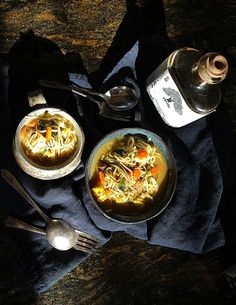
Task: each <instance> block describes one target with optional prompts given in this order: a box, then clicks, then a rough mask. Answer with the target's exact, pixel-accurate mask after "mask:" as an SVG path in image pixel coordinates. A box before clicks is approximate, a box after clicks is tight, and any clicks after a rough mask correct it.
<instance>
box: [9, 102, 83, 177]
mask: <svg viewBox="0 0 236 305" xmlns="http://www.w3.org/2000/svg"><path fill="white" fill-rule="evenodd" d="M84 140H85V138H84V133H83V130H82V128H81V127H80V125H79V124H78V123H77V121H76V120H75V119H74V118H73V117H72V116H71V115H70V114H68V113H67V112H65V111H63V110H61V109H58V108H53V107H46V108H40V109H37V110H34V111H32V112H30V113H29V114H28V115H26V116H25V117H24V118H23V119H22V120H21V121H20V123H19V125H18V126H17V129H16V133H15V137H14V139H13V153H14V157H15V159H16V161H17V163H18V165H19V166H20V167H21V169H22V170H23V171H25V172H26V173H27V174H29V175H31V176H32V177H35V178H38V179H42V180H51V179H57V178H61V177H64V176H66V175H68V174H69V173H71V172H72V171H73V170H74V169H75V168H76V167H77V166H78V165H79V164H80V162H81V154H82V151H83V147H84Z"/></svg>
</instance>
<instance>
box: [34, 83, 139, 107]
mask: <svg viewBox="0 0 236 305" xmlns="http://www.w3.org/2000/svg"><path fill="white" fill-rule="evenodd" d="M126 80H127V82H129V83H131V85H133V86H134V88H135V90H134V89H132V88H130V87H128V86H115V87H113V88H111V89H109V90H108V91H107V92H106V93H99V92H96V91H94V90H92V89H88V88H83V87H80V86H79V85H77V84H76V83H73V82H70V84H65V83H63V82H61V81H58V80H47V79H42V80H39V84H40V85H41V86H44V87H49V88H55V89H62V90H69V91H71V92H73V93H75V94H78V95H80V96H83V97H86V98H88V99H90V100H92V101H93V102H95V103H101V102H99V101H98V100H96V99H94V97H93V96H96V97H99V98H102V99H103V101H104V102H105V104H106V105H107V106H108V107H110V108H111V109H113V110H115V111H127V110H130V109H132V108H134V107H135V105H136V104H137V102H138V99H139V96H140V90H139V87H138V86H137V84H136V83H135V82H134V81H133V80H132V79H130V78H127V79H126Z"/></svg>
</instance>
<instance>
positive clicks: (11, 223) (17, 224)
mask: <svg viewBox="0 0 236 305" xmlns="http://www.w3.org/2000/svg"><path fill="white" fill-rule="evenodd" d="M4 223H5V226H6V227H8V228H14V229H21V230H25V231H29V232H33V233H38V234H41V235H46V232H45V231H44V230H43V229H40V228H37V227H34V226H31V225H29V224H27V223H25V222H23V221H21V220H19V219H17V218H14V217H12V216H8V217H7V218H6V220H5V222H4Z"/></svg>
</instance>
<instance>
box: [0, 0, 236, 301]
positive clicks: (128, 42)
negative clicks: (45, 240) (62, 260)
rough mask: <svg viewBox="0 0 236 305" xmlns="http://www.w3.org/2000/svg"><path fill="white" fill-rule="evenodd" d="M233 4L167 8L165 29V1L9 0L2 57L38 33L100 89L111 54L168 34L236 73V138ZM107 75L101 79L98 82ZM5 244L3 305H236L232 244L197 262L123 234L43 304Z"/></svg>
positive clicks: (0, 21) (61, 67)
mask: <svg viewBox="0 0 236 305" xmlns="http://www.w3.org/2000/svg"><path fill="white" fill-rule="evenodd" d="M234 2H235V1H233V0H231V1H230V0H227V1H226V0H225V1H206V2H204V1H196V0H195V1H194V0H191V1H183V0H182V1H180V0H174V1H164V13H165V22H166V27H164V26H162V25H163V24H164V23H163V21H164V19H163V20H162V17H161V14H160V10H161V9H162V3H161V1H157V0H136V1H134V0H127V1H115V0H114V1H113V0H109V1H100V0H96V1H92V0H91V1H78V0H77V1H76V0H72V1H66V0H62V1H59V0H47V1H46V0H41V1H39V0H34V1H24V0H21V1H14V0H11V1H3V0H2V1H1V3H0V11H1V14H0V53H1V54H2V56H3V57H4V56H5V55H4V54H6V53H8V52H9V51H10V50H11V49H12V47H13V45H14V44H15V43H16V41H17V40H19V38H20V36H21V37H22V35H23V36H24V35H25V34H24V33H25V32H28V31H29V30H32V32H33V33H34V34H36V35H38V36H40V37H43V38H47V39H49V40H51V41H52V42H54V43H56V44H57V45H58V46H59V48H60V49H61V50H62V51H63V52H64V54H65V58H66V60H64V61H63V63H62V62H60V58H58V61H56V62H55V63H51V62H50V64H51V65H54V68H55V66H56V67H57V69H58V72H59V73H61V72H63V71H66V70H68V69H70V71H72V72H79V73H88V74H90V75H91V81H92V80H94V81H95V80H96V79H101V78H102V76H103V75H105V74H106V72H107V69H108V67H109V64H111V61H110V56H109V54H110V53H111V52H112V53H113V54H116V55H115V56H113V60H114V61H115V60H116V59H118V58H119V57H120V56H122V55H123V54H125V52H126V51H127V50H128V49H129V48H130V47H131V46H132V45H133V43H134V42H135V41H137V40H138V39H139V38H140V37H141V36H142V35H143V34H151V33H154V32H159V33H163V34H164V33H165V28H166V31H167V34H168V36H169V37H170V39H171V41H172V42H173V43H174V44H175V45H176V47H181V46H192V47H195V48H197V49H201V50H204V51H216V52H220V53H222V54H224V55H225V56H227V58H228V59H229V61H230V73H229V76H228V77H227V79H226V80H225V82H224V83H223V84H222V97H223V102H224V103H225V105H226V106H227V108H228V110H229V114H230V118H231V120H232V122H233V127H234V130H236V96H235V95H236V90H235V84H236V83H235V79H236V78H235V77H236V30H235V29H236V4H235V3H234ZM157 15H158V18H157ZM160 19H161V20H160ZM127 29H129V30H127ZM32 32H31V33H32ZM27 35H29V33H28V34H27ZM116 56H117V57H116ZM99 67H100V75H97V74H96V73H95V74H93V72H96V71H97V70H98V69H99ZM232 234H233V233H232ZM0 242H1V244H2V245H4V246H1V247H0V257H1V261H0V303H4V304H6V305H8V304H9V305H12V304H35V305H39V304H40V305H47V304H54V305H64V304H65V305H67V304H72V305H74V304H75V305H77V304H84V305H87V304H97V305H106V304H111V303H112V304H114V305H115V304H140V305H141V304H142V305H145V304H149V305H152V304H153V305H154V304H189V302H190V300H191V303H192V304H193V305H195V304H203V305H204V304H207V305H208V304H220V305H221V304H235V296H234V295H233V292H232V291H231V289H230V288H229V286H227V283H226V281H225V279H224V277H223V275H222V272H223V271H224V270H225V269H226V268H227V267H229V266H231V265H233V264H235V263H236V250H235V246H234V245H232V244H231V243H229V244H227V245H226V246H225V247H223V248H220V249H217V250H215V251H212V252H210V253H207V254H202V255H195V254H191V253H188V252H183V251H178V250H173V249H168V248H164V247H159V246H151V245H148V244H147V243H145V242H144V241H140V240H137V239H135V238H134V237H131V236H129V235H127V234H124V233H115V234H114V235H113V237H112V239H111V241H109V242H108V243H107V244H106V245H105V246H104V247H102V249H100V250H99V251H98V252H97V253H96V254H94V255H92V256H90V257H89V258H88V259H87V260H86V261H84V262H83V263H82V264H81V265H79V267H77V268H76V269H74V270H73V271H71V272H70V273H68V274H67V275H66V276H64V277H63V278H62V279H61V280H60V281H59V282H57V283H56V284H55V285H54V286H53V287H51V288H50V289H49V290H48V291H47V292H45V293H43V294H41V295H39V296H38V295H37V296H36V295H34V294H33V293H31V292H29V291H28V290H27V283H25V282H24V277H22V275H19V274H17V273H16V272H15V268H14V266H15V265H14V264H17V263H19V262H20V261H19V257H18V256H17V243H16V245H12V244H10V243H9V240H8V238H7V231H6V230H1V236H0ZM14 259H15V261H16V263H13V262H14ZM12 278H14V285H12Z"/></svg>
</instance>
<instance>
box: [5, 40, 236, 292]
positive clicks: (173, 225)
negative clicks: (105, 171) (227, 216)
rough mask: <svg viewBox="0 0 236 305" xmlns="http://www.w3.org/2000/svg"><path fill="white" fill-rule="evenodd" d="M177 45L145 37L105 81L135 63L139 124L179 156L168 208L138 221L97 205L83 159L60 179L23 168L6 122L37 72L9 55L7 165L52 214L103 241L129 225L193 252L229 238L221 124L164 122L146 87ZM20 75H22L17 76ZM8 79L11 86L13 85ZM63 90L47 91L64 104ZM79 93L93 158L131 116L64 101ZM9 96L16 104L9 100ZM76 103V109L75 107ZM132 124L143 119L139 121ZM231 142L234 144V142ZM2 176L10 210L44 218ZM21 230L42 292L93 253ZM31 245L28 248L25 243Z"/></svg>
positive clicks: (224, 121) (29, 269)
mask: <svg viewBox="0 0 236 305" xmlns="http://www.w3.org/2000/svg"><path fill="white" fill-rule="evenodd" d="M150 42H151V48H150ZM171 50H172V46H171V45H170V44H169V43H168V42H167V41H166V40H165V39H163V38H161V37H159V36H157V37H156V38H155V39H154V40H153V38H151V39H150V37H149V38H148V39H144V40H143V41H140V42H137V43H136V44H135V45H134V46H133V47H132V49H131V50H130V51H129V52H128V53H127V54H126V55H125V56H124V57H123V58H122V59H121V60H120V61H119V62H118V63H117V64H116V65H115V66H114V68H112V69H111V72H110V73H109V75H107V77H106V79H105V80H104V82H103V84H102V87H101V89H104V88H106V85H107V83H108V82H109V80H110V79H111V78H112V77H113V76H114V75H116V74H119V72H120V71H121V70H122V69H123V68H127V67H128V68H129V70H130V69H131V71H132V73H133V75H134V76H135V77H137V80H138V82H139V84H140V88H141V91H142V95H141V99H140V101H139V104H138V106H137V107H138V108H137V109H138V110H139V111H140V112H141V114H142V120H141V122H140V123H138V126H141V127H143V128H147V129H150V130H152V131H154V132H156V133H157V134H158V135H160V136H161V137H163V139H164V140H166V142H167V143H168V144H169V145H170V148H171V150H172V152H173V154H174V157H175V160H176V166H177V171H178V172H177V175H178V178H177V185H176V191H175V194H174V197H173V198H172V200H171V203H170V204H169V206H168V207H167V208H166V209H165V211H163V212H162V213H161V215H160V216H158V217H156V218H154V219H152V220H150V221H147V222H144V223H141V224H135V225H125V224H119V223H116V222H113V221H111V220H109V219H107V218H105V217H104V216H103V215H101V214H100V213H99V212H98V211H97V210H96V209H95V208H94V206H93V204H92V202H91V199H90V198H89V196H88V193H87V192H86V188H85V185H84V180H83V179H79V177H80V175H81V171H83V168H82V166H81V167H79V168H78V169H77V170H76V171H75V172H74V173H72V174H71V175H69V176H67V177H65V178H61V179H57V180H54V181H40V180H38V179H35V178H32V177H30V176H28V175H26V174H25V173H24V172H22V171H21V170H20V169H19V168H18V167H17V165H16V163H15V161H14V159H13V157H12V154H11V138H10V139H9V135H8V134H7V133H6V128H7V126H8V128H9V130H11V126H9V124H8V122H11V124H14V122H15V123H16V121H14V120H13V121H12V120H11V117H12V113H11V112H12V111H14V103H20V102H21V99H20V98H19V97H22V100H24V99H25V98H26V92H24V93H22V94H21V95H20V94H18V93H19V92H20V91H21V92H22V88H23V89H24V90H25V87H24V86H23V85H22V84H24V83H25V82H26V81H27V82H30V77H29V75H26V76H24V77H22V75H21V72H22V71H17V72H15V74H14V73H12V71H11V69H10V70H9V66H8V64H7V63H6V62H1V100H2V106H3V107H4V108H5V111H6V113H8V112H7V111H8V109H10V113H8V115H9V120H8V117H7V115H6V117H5V118H3V119H4V126H6V128H5V129H4V131H3V130H1V142H3V143H4V146H2V145H1V147H4V157H5V160H4V163H3V162H2V164H1V168H3V167H7V168H8V169H10V170H11V171H12V172H13V173H14V174H15V175H16V176H17V178H18V179H19V180H20V181H21V183H22V184H23V185H24V187H25V188H26V189H27V190H28V192H29V193H30V195H31V196H32V197H33V198H34V199H35V200H36V201H37V202H38V203H39V204H40V205H41V206H42V207H43V208H45V210H46V213H48V215H51V216H52V217H56V218H63V219H65V220H67V221H69V222H70V223H71V224H72V225H73V226H75V227H76V228H77V229H80V230H83V231H85V232H88V233H90V234H92V235H94V236H95V237H97V238H99V239H101V241H102V243H105V242H107V241H108V240H109V239H110V237H111V232H114V231H125V232H127V233H128V234H130V235H132V236H134V237H136V238H139V239H142V240H146V241H147V242H148V243H150V244H156V245H161V246H165V247H171V248H176V249H180V250H185V251H189V252H193V253H203V252H206V251H210V250H212V249H215V248H217V247H220V246H222V245H224V242H225V238H224V232H223V229H222V226H221V223H220V219H219V217H218V215H217V211H218V206H219V203H220V200H221V196H222V192H223V179H222V169H221V168H220V163H219V156H218V154H217V151H216V147H215V144H214V143H215V142H214V141H213V132H214V130H213V128H212V126H211V124H209V123H208V118H203V119H201V120H198V121H196V122H194V123H192V124H189V125H188V126H185V127H182V128H179V129H175V128H170V127H168V126H166V125H165V124H164V123H163V122H162V120H161V119H160V117H159V115H158V113H157V112H156V110H155V109H154V106H153V105H152V103H151V101H150V99H149V98H148V96H147V93H146V91H145V83H144V80H145V78H146V76H147V73H149V72H151V71H149V70H148V69H147V67H149V69H155V67H156V64H158V63H159V62H160V61H161V60H162V59H164V58H165V57H166V56H168V55H169V53H170V52H171ZM150 52H151V54H150ZM151 55H152V56H151ZM159 55H160V56H159ZM143 63H145V64H143ZM17 73H18V74H17ZM13 76H15V77H13ZM16 76H18V77H16ZM69 78H70V79H71V80H72V81H74V82H76V83H78V84H80V85H81V86H84V87H90V86H91V84H90V83H89V80H88V78H87V76H85V75H79V74H74V73H71V74H69ZM16 79H17V80H18V81H19V83H16ZM13 80H14V81H13ZM22 86H23V87H22ZM7 87H9V88H10V91H9V92H8V90H7ZM50 90H51V89H50ZM50 90H49V91H50ZM49 91H48V92H49ZM55 91H57V90H55ZM55 91H53V90H51V91H50V94H48V95H47V98H48V100H49V104H50V101H52V103H53V102H54V103H55V104H57V102H60V101H61V100H63V99H62V93H61V92H59V93H58V91H59V90H58V91H57V92H55ZM45 92H46V91H45ZM8 93H9V94H8ZM46 93H47V92H46ZM55 98H56V99H55ZM70 98H71V96H70ZM74 98H75V100H74ZM55 100H56V102H55ZM64 100H65V99H64ZM75 101H76V105H77V110H76V113H73V114H74V116H76V117H77V118H78V120H79V121H80V123H81V124H82V127H83V129H84V132H85V136H86V142H85V149H84V153H83V156H82V160H83V164H85V162H86V158H87V156H88V155H89V153H90V152H91V149H92V148H93V147H94V145H96V143H97V141H98V140H99V139H101V137H102V136H104V135H105V134H106V133H108V132H109V131H112V130H114V129H117V128H118V127H125V124H124V123H122V124H121V123H119V122H112V121H111V120H107V119H105V118H101V117H99V116H98V114H97V109H96V107H95V108H92V107H91V103H89V102H88V101H84V100H82V99H79V98H78V97H77V96H76V97H72V99H70V100H68V98H67V99H66V103H64V104H63V105H60V106H61V107H62V108H63V109H65V110H67V109H69V108H71V104H69V103H73V102H75ZM9 104H11V105H10V106H9ZM95 106H96V105H95ZM72 108H73V107H72ZM72 108H71V111H74V108H73V109H72ZM88 108H89V110H88ZM217 112H220V113H221V112H222V116H221V120H220V121H218V124H221V125H222V130H221V134H220V136H226V134H227V132H228V131H229V129H230V127H231V126H229V124H228V121H229V120H228V118H227V115H225V110H224V109H223V108H221V107H219V109H217ZM25 113H27V110H25ZM212 116H214V114H212ZM13 117H14V116H13ZM15 117H16V116H15ZM98 122H99V123H98ZM128 124H130V125H132V124H133V125H135V124H136V123H132V122H130V123H128ZM12 127H13V126H12ZM13 130H14V129H13ZM226 139H227V137H226ZM228 145H231V144H230V143H228ZM228 145H226V147H225V150H224V149H223V152H222V155H227V156H228V157H231V156H230V154H229V153H228V150H227V147H228ZM226 176H227V175H226ZM0 183H1V190H2V191H1V192H2V196H1V205H0V208H1V210H2V211H3V213H5V214H10V215H12V216H15V217H18V218H20V219H22V220H24V221H26V222H28V223H31V224H34V225H38V226H41V225H43V221H42V220H41V218H40V216H39V215H38V214H37V212H35V211H34V210H33V209H32V208H31V207H29V206H28V205H27V204H26V203H25V202H24V200H23V199H22V198H21V197H20V196H18V194H16V192H15V191H13V190H12V189H11V187H10V186H8V185H7V184H6V183H5V182H4V181H2V180H1V182H0ZM13 231H14V230H9V238H10V237H11V238H17V239H15V242H18V241H20V242H19V253H21V259H22V257H23V258H24V260H25V262H24V263H22V264H21V267H22V269H23V270H24V272H25V276H27V277H28V278H29V279H30V281H31V285H32V287H33V288H34V290H35V291H37V292H42V291H45V290H47V289H48V288H49V287H50V286H51V285H52V284H54V283H55V282H56V281H58V280H59V279H60V278H61V277H62V276H63V275H64V274H65V273H67V272H68V271H70V270H72V269H73V268H74V267H75V266H77V265H78V264H79V263H80V262H81V261H83V260H84V259H85V258H86V257H87V256H88V255H87V254H83V253H81V252H77V251H75V250H73V249H72V250H69V251H66V252H62V251H57V250H55V249H53V248H52V247H51V246H50V245H49V244H48V243H47V241H46V239H45V237H42V236H39V235H36V234H31V233H22V232H15V231H14V232H13ZM26 248H27V249H28V251H27V253H26V251H25V250H24V249H26ZM22 253H23V254H22ZM22 272H23V271H22Z"/></svg>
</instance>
